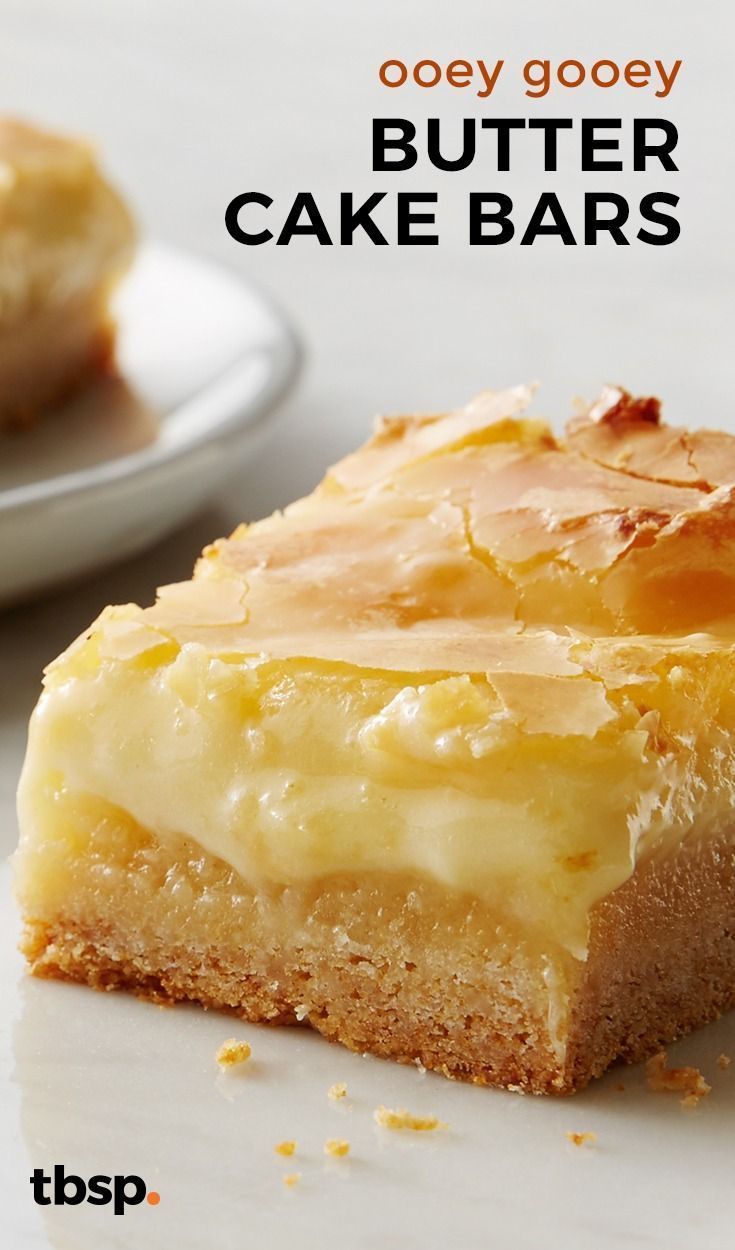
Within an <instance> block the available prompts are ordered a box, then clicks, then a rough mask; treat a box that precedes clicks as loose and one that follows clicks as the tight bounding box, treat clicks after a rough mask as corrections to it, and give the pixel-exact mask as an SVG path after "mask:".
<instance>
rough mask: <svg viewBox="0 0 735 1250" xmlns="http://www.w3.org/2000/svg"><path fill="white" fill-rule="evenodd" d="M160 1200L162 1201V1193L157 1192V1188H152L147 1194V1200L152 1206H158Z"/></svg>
mask: <svg viewBox="0 0 735 1250" xmlns="http://www.w3.org/2000/svg"><path fill="white" fill-rule="evenodd" d="M160 1201H161V1195H160V1194H157V1193H156V1191H155V1189H152V1190H151V1191H150V1193H149V1194H148V1195H147V1196H146V1202H148V1203H150V1205H151V1206H152V1207H157V1206H158V1204H159V1202H160Z"/></svg>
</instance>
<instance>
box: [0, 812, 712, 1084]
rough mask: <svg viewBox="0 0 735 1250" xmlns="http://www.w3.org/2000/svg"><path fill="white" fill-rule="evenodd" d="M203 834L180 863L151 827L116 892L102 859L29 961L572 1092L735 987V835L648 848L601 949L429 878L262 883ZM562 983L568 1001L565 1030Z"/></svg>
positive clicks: (673, 1032) (599, 911)
mask: <svg viewBox="0 0 735 1250" xmlns="http://www.w3.org/2000/svg"><path fill="white" fill-rule="evenodd" d="M182 849H184V848H182ZM188 850H189V852H190V858H189V859H188V861H186V857H182V856H181V855H180V856H179V861H178V863H177V865H176V867H175V868H174V867H173V861H172V855H171V851H170V850H166V849H165V848H162V847H160V846H158V845H157V844H156V843H155V842H154V841H153V840H149V841H148V843H147V846H146V848H145V853H144V854H142V855H141V854H139V853H137V852H136V854H135V855H134V856H133V859H132V862H131V863H130V864H129V870H128V871H126V872H125V873H123V874H122V879H119V878H117V876H116V874H115V873H113V874H112V875H111V877H110V880H109V884H108V885H107V889H109V890H110V892H111V893H110V897H109V898H108V899H107V900H106V899H105V876H104V874H97V873H95V872H94V868H93V864H92V862H91V861H90V864H89V865H88V866H87V867H88V868H89V869H90V872H91V875H92V877H94V880H95V892H94V895H93V898H94V900H95V903H94V905H93V906H90V903H89V899H87V900H86V902H85V905H84V906H82V905H80V906H79V907H77V908H76V910H75V907H74V898H73V897H70V898H69V899H68V906H66V907H65V908H64V910H63V912H60V913H59V914H57V915H54V916H51V917H46V918H44V919H38V918H36V919H29V920H28V922H27V925H26V931H25V936H24V940H23V944H22V949H23V950H24V952H25V954H26V956H27V958H28V960H29V962H30V964H31V969H32V971H33V972H34V973H35V974H36V975H37V976H44V977H57V978H62V979H68V980H73V981H83V982H87V983H88V984H90V985H92V986H94V987H95V988H96V989H104V990H110V989H127V990H132V991H134V992H135V993H137V994H139V995H143V996H145V997H149V998H153V999H155V1000H157V1001H168V1002H174V1001H176V1000H182V999H190V1000H195V1001H197V1002H199V1003H201V1004H203V1005H204V1006H205V1007H210V1008H224V1009H228V1010H231V1011H234V1012H236V1013H237V1014H239V1015H241V1016H242V1017H244V1018H245V1019H248V1020H251V1021H256V1022H265V1023H273V1024H294V1023H301V1022H303V1023H305V1024H310V1025H311V1026H312V1027H314V1028H316V1029H318V1030H319V1032H320V1033H322V1034H324V1036H325V1037H327V1038H329V1039H330V1040H334V1041H340V1042H342V1043H343V1044H345V1045H346V1046H348V1047H349V1048H351V1049H353V1050H357V1051H369V1052H371V1053H373V1054H377V1055H382V1056H386V1057H391V1058H394V1059H397V1060H399V1061H400V1062H404V1063H421V1064H423V1065H424V1066H425V1067H427V1068H431V1069H435V1070H438V1071H441V1072H443V1073H444V1074H445V1075H447V1076H449V1077H453V1078H458V1079H463V1080H471V1081H474V1082H476V1083H478V1084H486V1085H494V1086H503V1087H507V1088H513V1089H518V1090H523V1091H528V1092H534V1093H570V1092H573V1091H574V1090H576V1089H579V1088H582V1087H583V1086H584V1085H586V1084H587V1083H588V1081H589V1080H590V1079H591V1078H592V1077H594V1076H597V1075H600V1074H601V1073H602V1072H604V1071H605V1070H606V1068H607V1067H609V1066H610V1064H611V1063H613V1062H615V1061H616V1060H625V1061H628V1062H635V1061H638V1060H641V1059H643V1058H646V1057H647V1056H649V1055H650V1054H652V1053H654V1052H655V1051H656V1050H658V1049H659V1048H660V1047H662V1046H663V1045H665V1044H667V1043H668V1042H670V1041H672V1040H673V1039H674V1038H676V1037H678V1036H680V1035H681V1034H683V1033H686V1032H688V1031H690V1030H692V1029H694V1028H697V1027H698V1026H700V1025H702V1024H704V1023H705V1022H707V1021H709V1020H711V1019H713V1018H715V1017H716V1016H718V1015H720V1014H721V1013H722V1012H723V1011H725V1010H726V1009H728V1008H729V1007H731V1006H733V1005H735V839H734V838H733V837H732V836H728V837H724V838H721V839H719V840H717V841H713V840H707V841H701V842H692V843H691V844H690V845H689V846H687V847H684V848H682V849H680V851H679V852H678V853H677V855H676V856H674V857H671V856H670V857H668V858H666V859H661V860H658V861H657V860H656V859H652V860H650V861H649V862H648V863H646V864H645V865H643V866H641V867H639V869H638V870H637V871H636V873H635V874H634V876H633V877H632V878H631V880H630V881H628V882H627V883H626V884H625V885H624V886H622V887H621V888H620V889H618V890H617V891H615V893H614V894H612V895H611V896H610V897H609V898H608V899H606V900H605V901H604V902H603V903H601V904H600V905H599V906H598V907H597V908H596V910H595V912H594V914H593V920H592V935H591V944H590V953H589V958H588V960H587V962H586V963H584V964H583V963H580V962H578V961H576V960H574V959H572V958H571V956H569V955H567V954H566V953H564V952H561V951H556V952H553V953H551V954H549V952H541V951H540V950H538V949H534V948H533V947H532V946H529V945H528V944H527V943H525V942H523V941H521V940H518V938H517V935H516V937H515V938H514V936H513V935H512V934H510V933H508V932H504V931H502V930H499V929H498V927H497V925H496V923H495V919H494V918H493V917H490V916H488V915H487V914H483V910H482V909H481V908H479V907H478V906H477V905H476V904H474V903H472V902H471V901H470V900H467V899H466V898H462V897H461V896H456V895H451V894H450V893H448V892H447V891H443V890H441V889H439V888H438V887H436V886H434V885H432V884H430V883H427V882H419V883H416V882H406V881H399V880H397V879H395V878H391V877H390V876H389V875H387V874H380V875H376V876H374V877H373V878H372V879H370V880H367V881H358V880H348V879H338V880H337V879H330V880H328V881H324V882H322V883H321V884H320V885H319V887H318V888H316V887H308V888H307V887H299V888H293V887H291V888H289V889H287V890H281V891H270V892H264V891H262V890H260V891H258V892H254V891H253V890H251V889H250V888H249V887H248V886H247V884H246V883H245V882H244V881H243V880H242V879H241V878H239V877H238V876H237V875H236V874H234V873H233V872H232V870H231V869H229V868H228V867H227V866H226V865H224V864H223V863H221V862H220V861H217V860H215V859H213V858H212V857H209V856H203V855H202V853H201V851H200V850H199V849H198V848H197V849H196V855H195V856H194V848H191V847H189V848H188ZM166 864H168V870H166ZM83 871H84V865H83V861H82V872H83ZM79 872H80V870H79V867H77V868H76V869H75V877H76V880H77V881H79V879H80V877H79ZM141 873H142V874H143V876H144V877H145V878H146V882H145V888H141V887H142V884H143V878H142V877H141ZM151 886H152V887H153V888H151ZM177 892H178V899H177V901H176V902H175V903H174V902H172V898H173V896H174V894H176V893H177ZM182 893H183V896H184V902H185V910H186V913H187V917H188V919H186V920H184V923H183V927H182V923H181V915H182V913H181V910H180V909H181V902H180V898H181V895H182ZM200 914H201V915H202V916H205V915H207V916H208V920H207V922H206V931H207V933H209V934H210V939H209V940H208V941H207V942H204V941H203V940H202V938H203V936H204V929H203V928H200ZM125 917H127V921H126V920H125ZM182 933H183V935H184V938H183V940H182V936H181V935H182ZM550 992H552V993H556V994H557V995H559V996H561V997H558V998H557V1003H558V1002H560V1001H562V999H563V995H564V994H568V995H569V996H570V1003H571V1011H570V1013H569V1016H568V1017H567V1018H566V1020H564V1018H563V1017H562V1019H561V1021H560V1023H559V1024H558V1033H557V1035H556V1036H554V1033H555V1028H554V1017H553V1013H552V1016H551V1017H550V1015H549V1007H550V998H549V995H550ZM550 1025H551V1027H550Z"/></svg>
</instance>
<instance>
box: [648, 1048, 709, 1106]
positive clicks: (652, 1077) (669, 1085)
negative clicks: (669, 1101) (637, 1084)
mask: <svg viewBox="0 0 735 1250" xmlns="http://www.w3.org/2000/svg"><path fill="white" fill-rule="evenodd" d="M666 1064H667V1055H666V1051H665V1050H660V1051H659V1052H658V1054H657V1055H654V1056H653V1058H652V1059H649V1060H648V1063H647V1064H646V1077H647V1080H648V1086H649V1089H653V1090H655V1091H656V1092H657V1093H667V1092H673V1093H677V1094H683V1098H682V1106H686V1107H696V1105H697V1103H698V1101H699V1099H700V1098H703V1097H704V1096H705V1095H706V1094H708V1093H709V1092H710V1089H711V1088H712V1087H711V1086H710V1085H708V1084H707V1082H706V1081H705V1079H704V1077H703V1076H702V1073H701V1072H700V1071H699V1068H689V1067H683V1068H668V1067H667V1066H666Z"/></svg>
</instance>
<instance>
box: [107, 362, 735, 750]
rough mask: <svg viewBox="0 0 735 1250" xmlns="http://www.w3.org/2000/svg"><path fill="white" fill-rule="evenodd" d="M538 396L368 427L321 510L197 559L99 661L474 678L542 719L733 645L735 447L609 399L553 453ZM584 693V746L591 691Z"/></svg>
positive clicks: (505, 395)
mask: <svg viewBox="0 0 735 1250" xmlns="http://www.w3.org/2000/svg"><path fill="white" fill-rule="evenodd" d="M532 393H533V392H532V388H530V387H525V386H520V387H516V388H513V389H511V390H508V391H503V392H486V393H484V394H482V395H480V396H479V397H478V398H476V399H474V400H473V401H472V402H471V403H470V404H468V405H467V406H466V407H464V408H461V409H459V410H457V411H456V412H451V413H449V414H445V415H442V416H409V417H399V418H394V419H381V420H380V421H379V422H378V424H377V428H376V430H375V433H374V435H373V437H372V438H371V439H370V440H369V441H368V442H367V443H366V444H365V446H364V447H362V448H361V449H360V450H359V451H357V452H356V453H354V454H353V455H350V456H348V457H347V458H346V459H344V460H342V461H340V462H339V463H338V464H336V465H335V466H334V467H333V468H332V469H331V470H330V471H329V472H328V474H327V476H326V477H325V479H324V481H323V482H322V483H321V484H320V485H319V486H318V487H317V489H316V490H315V491H314V492H313V494H311V495H309V496H308V497H306V498H305V499H302V500H299V501H298V502H297V503H294V504H293V505H291V507H289V508H287V509H286V510H285V512H283V513H276V514H275V515H274V516H272V517H270V518H268V519H267V520H264V521H260V522H257V523H256V524H253V525H249V526H246V525H242V526H240V527H239V528H238V529H237V530H236V531H235V533H234V534H233V535H232V536H231V537H230V538H228V539H222V540H220V541H219V542H216V543H214V544H213V545H212V546H211V547H209V548H207V550H206V551H205V552H204V554H203V556H202V559H201V560H200V561H199V564H198V566H197V569H196V571H195V576H194V579H193V580H192V581H191V582H185V583H178V584H175V585H172V586H164V587H162V589H161V590H160V591H159V595H158V600H157V602H156V604H155V605H154V606H153V607H150V608H147V609H143V610H142V609H138V608H133V607H131V606H127V607H122V608H112V609H108V610H107V611H106V612H105V613H104V614H103V616H102V618H101V619H100V621H99V622H98V627H97V628H98V630H99V631H100V638H101V641H100V645H101V648H102V650H103V652H104V653H105V654H107V655H109V656H111V657H112V656H118V657H120V658H123V657H125V656H128V657H131V656H133V655H136V654H138V653H141V652H144V651H148V650H150V649H151V648H152V647H157V646H160V645H163V644H166V643H171V642H173V643H175V644H176V645H177V646H181V645H184V644H186V643H201V644H203V645H204V646H205V647H206V648H207V650H208V651H209V653H210V654H219V655H223V656H241V657H242V656H254V657H260V658H266V659H268V658H272V659H283V658H305V659H310V660H318V661H319V660H321V661H331V662H341V663H345V664H350V665H355V666H359V667H362V668H366V669H372V670H375V669H382V670H393V671H398V672H401V671H402V672H407V673H416V672H428V673H458V672H459V673H470V674H472V673H478V674H484V675H486V676H487V677H488V679H489V680H490V681H491V683H492V684H493V685H494V687H495V689H496V691H497V692H498V693H500V694H501V697H502V698H503V699H504V701H506V702H509V703H510V705H511V706H512V705H514V704H515V703H520V704H521V705H523V706H524V707H525V708H526V712H527V714H528V715H529V716H530V715H531V713H530V711H529V707H530V706H533V708H534V712H533V716H536V715H539V716H540V718H541V720H542V721H544V723H545V722H546V721H547V720H548V715H547V714H546V713H542V712H541V711H540V710H539V703H538V700H539V698H540V694H539V692H540V689H541V685H540V683H539V680H538V679H540V678H544V679H551V678H553V679H556V680H554V681H551V682H549V681H548V680H546V681H545V682H544V683H543V689H544V702H546V700H551V703H552V705H553V707H554V708H555V715H557V716H558V717H559V718H561V719H564V711H563V708H564V699H563V698H560V696H559V693H558V691H559V689H560V686H559V681H558V679H559V678H563V677H571V676H578V677H579V676H586V677H587V679H588V680H590V679H594V680H595V681H600V680H601V681H602V682H603V684H604V686H606V687H608V688H610V687H611V686H615V685H622V684H624V683H625V681H626V680H628V679H629V677H630V673H631V672H634V671H639V670H641V669H643V670H646V669H650V668H651V667H652V666H654V665H655V664H656V662H657V660H658V658H659V657H661V656H664V655H671V654H672V653H676V652H679V651H686V652H689V653H692V652H701V651H703V650H704V651H709V650H711V649H712V648H715V649H718V650H719V649H729V647H730V645H731V643H732V640H733V627H734V625H735V526H734V524H733V518H734V516H735V499H734V491H735V485H733V484H734V483H735V438H733V437H732V436H730V435H727V434H722V433H718V432H716V431H709V430H701V431H695V432H693V433H689V432H688V431H686V430H682V429H675V428H673V427H669V426H666V425H664V424H663V423H662V422H661V420H660V413H659V405H658V401H657V400H654V399H633V398H632V397H631V396H630V395H628V394H627V393H626V392H625V391H622V390H619V389H616V388H607V389H606V390H605V391H604V392H603V394H602V396H601V397H600V399H599V400H598V401H597V402H596V403H595V404H594V405H593V407H592V408H591V409H590V410H589V412H588V413H587V414H586V415H585V416H582V417H577V418H575V419H574V420H572V421H571V422H570V424H569V426H568V428H567V436H566V439H565V440H559V439H557V438H556V437H555V436H554V435H553V434H552V431H551V429H550V428H549V426H547V425H546V424H545V423H544V422H543V421H539V420H531V419H528V418H524V417H523V415H522V414H523V412H524V411H525V409H526V407H527V406H528V403H529V402H530V400H531V397H532ZM626 674H627V676H626ZM562 686H563V683H562ZM575 686H576V688H577V695H578V699H577V698H576V697H575V704H577V709H576V712H575V715H577V716H578V717H580V718H581V722H582V724H583V725H584V726H585V727H586V732H588V733H590V732H591V733H593V732H595V729H596V727H599V725H601V724H604V723H605V720H606V719H607V715H608V707H607V703H606V701H605V699H604V697H603V691H602V690H600V689H597V690H588V691H587V694H586V695H583V692H582V689H581V688H580V685H579V683H575ZM585 709H586V710H585Z"/></svg>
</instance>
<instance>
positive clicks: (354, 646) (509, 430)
mask: <svg viewBox="0 0 735 1250" xmlns="http://www.w3.org/2000/svg"><path fill="white" fill-rule="evenodd" d="M530 398H531V392H530V390H529V389H528V388H526V387H518V388H516V389H513V390H509V391H506V392H502V393H487V394H484V395H481V396H480V397H479V398H478V399H476V400H475V401H474V402H472V403H470V404H469V405H468V406H467V407H465V408H462V409H460V410H458V411H455V412H452V413H449V414H448V415H442V416H416V417H414V416H411V417H404V418H398V419H392V420H382V421H381V422H380V423H379V425H378V427H377V430H376V433H375V435H374V437H373V438H372V439H371V440H370V441H369V442H368V443H367V444H366V446H364V447H363V448H362V449H361V450H360V451H358V452H357V453H356V454H354V455H352V456H348V457H347V459H345V460H343V461H342V462H341V463H339V464H337V465H336V466H335V467H334V468H333V469H331V471H330V472H329V473H328V474H327V476H326V477H325V479H324V481H323V482H322V483H321V485H320V486H319V487H318V488H317V489H316V490H315V491H314V493H313V494H312V495H310V496H309V497H308V498H306V499H303V500H301V501H299V502H297V503H295V504H293V505H292V506H291V507H289V508H287V509H286V511H285V512H283V513H277V514H276V515H274V516H273V517H271V518H270V519H268V520H264V521H261V522H258V523H257V524H253V525H249V526H242V527H240V528H239V529H237V530H236V531H235V533H234V534H233V535H232V537H231V538H229V539H225V540H222V541H219V542H216V543H215V544H214V545H213V546H211V547H209V548H208V549H207V550H205V552H204V554H203V556H202V558H201V559H200V561H199V563H198V565H197V567H196V570H195V572H194V576H193V579H192V580H191V581H190V582H185V583H181V584H177V585H170V586H164V587H163V588H161V590H160V591H159V593H158V597H157V601H156V603H155V605H154V606H151V607H147V608H139V607H136V606H134V605H131V604H128V605H124V606H118V607H111V608H108V609H106V610H105V611H104V612H103V613H102V615H101V616H100V617H99V619H98V620H97V621H96V622H95V623H94V624H93V625H92V626H91V627H90V629H89V630H88V631H87V632H86V633H85V634H84V635H83V637H81V638H80V639H78V640H77V641H76V642H75V643H74V644H72V646H71V647H70V648H69V650H67V651H66V652H65V653H64V654H63V655H62V656H61V657H60V658H59V659H58V660H56V661H55V662H54V663H53V664H52V665H51V666H50V668H49V669H48V671H47V674H46V683H45V691H44V693H43V695H42V697H41V700H40V702H39V705H38V707H37V709H36V711H35V713H34V716H33V720H32V725H31V731H30V743H29V748H28V754H27V759H26V763H25V767H24V771H23V776H22V781H21V786H20V799H19V812H20V828H21V841H20V848H19V850H18V852H17V856H16V871H17V891H18V895H19V898H20V902H21V905H22V908H23V912H24V915H25V922H26V927H25V936H24V939H23V949H24V951H25V954H26V956H27V958H28V960H29V962H30V965H31V968H32V970H33V971H34V972H35V973H36V974H38V975H41V976H51V977H62V978H70V979H72V980H76V981H86V982H88V983H90V984H91V985H93V986H96V987H98V988H102V989H112V988H116V987H124V988H127V989H131V990H134V991H137V992H139V993H141V994H143V995H148V996H153V997H156V998H163V999H169V1000H175V999H194V1000H197V1001H199V1002H200V1003H203V1004H204V1005H206V1006H208V1007H221V1008H230V1009H232V1010H234V1011H235V1012H237V1013H239V1014H240V1015H241V1016H243V1017H245V1018H247V1019H249V1020H254V1021H271V1022H273V1023H279V1024H288V1023H291V1024H292V1023H296V1022H304V1023H308V1024H310V1025H312V1026H313V1027H314V1028H316V1029H318V1030H319V1031H320V1032H321V1033H323V1034H324V1035H325V1036H326V1037H328V1038H331V1039H336V1040H339V1041H341V1042H343V1043H345V1044H346V1045H347V1046H349V1047H351V1048H353V1049H355V1050H358V1051H371V1052H373V1053H374V1054H378V1055H385V1056H392V1057H394V1058H396V1059H398V1060H401V1061H403V1062H417V1063H421V1064H423V1065H425V1066H426V1067H427V1068H433V1069H437V1070H440V1071H442V1072H444V1073H445V1074H446V1075H448V1076H452V1077H458V1078H464V1079H470V1080H473V1081H476V1082H478V1083H484V1084H489V1085H499V1086H507V1087H510V1088H514V1089H521V1090H531V1091H534V1092H569V1091H572V1090H575V1089H578V1088H579V1087H581V1086H583V1085H585V1083H586V1082H588V1081H589V1080H590V1079H591V1078H592V1077H594V1076H596V1075H598V1074H600V1073H602V1072H603V1071H604V1070H605V1069H606V1068H607V1067H608V1066H609V1065H610V1064H611V1063H612V1062H613V1061H615V1060H618V1059H622V1060H628V1061H635V1060H639V1059H641V1058H643V1057H645V1056H648V1055H650V1054H652V1053H653V1052H655V1051H657V1050H659V1049H660V1048H661V1047H662V1046H663V1045H664V1044H666V1043H667V1042H669V1041H670V1040H671V1039H672V1038H674V1037H676V1036H678V1035H679V1034H682V1033H684V1032H686V1031H687V1030H690V1029H693V1028H696V1027H697V1026H699V1025H701V1024H703V1023H704V1022H705V1021H707V1020H710V1019H712V1018H714V1017H716V1016H717V1015H718V1014H719V1013H721V1012H723V1011H724V1010H726V1009H727V1008H729V1007H731V1006H732V1005H733V1003H734V1002H735V821H734V820H733V793H734V788H735V750H734V743H735V739H734V738H733V730H734V729H735V682H734V681H733V677H734V676H735V656H734V653H733V647H734V644H735V437H731V436H729V435H727V434H722V433H717V432H713V431H707V430H701V431H697V432H694V433H688V432H687V431H686V430H683V429H674V428H669V427H667V426H666V425H664V424H662V423H661V421H660V417H659V407H658V403H657V402H656V401H655V400H649V399H645V400H634V399H632V398H631V397H630V396H629V395H627V394H626V393H625V392H623V391H619V390H612V389H609V390H608V391H606V392H605V393H604V394H603V396H602V397H601V399H600V401H598V403H597V404H596V405H595V406H594V407H593V408H592V409H591V410H590V411H589V412H588V413H587V414H586V415H585V416H580V417H578V418H576V419H575V420H573V421H572V422H571V424H570V426H569V427H568V430H567V435H566V438H565V440H563V441H562V440H560V439H557V438H556V437H555V436H554V435H553V434H552V432H551V430H550V428H549V427H548V426H547V425H546V424H545V423H544V422H542V421H540V420H532V419H527V418H524V417H523V413H524V411H525V409H526V406H527V404H528V402H529V400H530Z"/></svg>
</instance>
